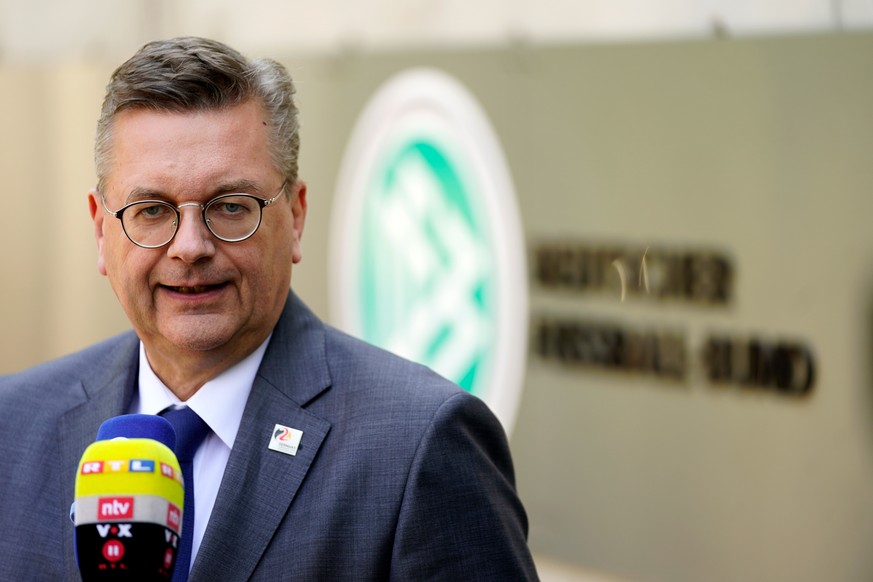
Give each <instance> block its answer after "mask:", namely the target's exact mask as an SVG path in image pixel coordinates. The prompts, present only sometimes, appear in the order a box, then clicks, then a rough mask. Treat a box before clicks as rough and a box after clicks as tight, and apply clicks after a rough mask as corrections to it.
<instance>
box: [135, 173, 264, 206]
mask: <svg viewBox="0 0 873 582" xmlns="http://www.w3.org/2000/svg"><path fill="white" fill-rule="evenodd" d="M233 192H254V193H256V194H261V195H263V194H264V190H263V188H261V187H260V186H259V185H258V184H257V183H256V182H254V181H252V180H248V179H245V178H243V179H240V180H235V181H232V182H225V183H223V184H219V185H218V186H217V187H216V188H214V189H213V191H212V196H221V195H222V194H230V193H233ZM169 198H170V196H169V195H168V194H166V193H165V192H164V191H162V190H156V189H154V188H145V187H139V186H138V187H135V188H133V189H132V190H131V191H130V192H129V193H128V194H127V198H125V202H124V203H125V204H130V203H131V202H137V201H140V200H168V199H169Z"/></svg>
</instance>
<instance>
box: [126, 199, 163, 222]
mask: <svg viewBox="0 0 873 582" xmlns="http://www.w3.org/2000/svg"><path fill="white" fill-rule="evenodd" d="M170 214H172V211H171V210H170V209H169V208H168V207H167V205H166V204H157V203H155V202H143V203H142V204H135V205H133V206H132V207H131V208H130V219H132V220H140V221H155V220H160V219H162V218H165V217H167V216H168V215H170Z"/></svg>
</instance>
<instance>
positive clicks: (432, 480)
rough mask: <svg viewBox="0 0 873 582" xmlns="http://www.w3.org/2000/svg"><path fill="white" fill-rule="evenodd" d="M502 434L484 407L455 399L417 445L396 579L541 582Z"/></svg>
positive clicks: (396, 551)
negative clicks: (526, 581) (534, 581)
mask: <svg viewBox="0 0 873 582" xmlns="http://www.w3.org/2000/svg"><path fill="white" fill-rule="evenodd" d="M526 539H527V518H526V516H525V512H524V508H523V507H522V505H521V502H520V501H519V499H518V496H517V495H516V491H515V484H514V473H513V467H512V460H511V457H510V454H509V448H508V445H507V442H506V437H505V435H504V433H503V429H502V427H501V426H500V424H499V422H498V421H497V419H496V418H495V417H494V415H493V414H492V413H491V412H490V410H488V408H487V407H486V406H485V404H484V403H482V402H481V401H480V400H478V399H477V398H474V397H472V396H470V395H469V394H467V393H464V392H461V393H457V394H454V395H453V396H451V397H449V398H448V399H447V400H446V401H445V402H444V403H443V404H442V405H441V406H440V407H439V408H438V409H437V411H436V413H435V415H434V417H433V419H432V422H431V423H430V425H429V427H428V429H427V430H426V431H425V432H424V434H423V435H422V438H421V441H420V442H419V444H418V447H417V450H416V453H415V458H414V461H413V463H412V465H411V469H410V473H409V476H408V481H407V484H406V488H405V491H404V496H403V501H402V505H401V509H400V515H399V520H398V525H397V530H396V538H395V542H394V546H393V556H392V563H391V579H392V580H398V581H400V580H432V579H439V580H501V581H512V580H536V579H537V575H536V571H535V568H534V565H533V561H532V559H531V557H530V553H529V550H528V548H527V542H526Z"/></svg>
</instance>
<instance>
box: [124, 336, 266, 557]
mask: <svg viewBox="0 0 873 582" xmlns="http://www.w3.org/2000/svg"><path fill="white" fill-rule="evenodd" d="M269 343H270V338H269V337H268V338H267V340H266V341H265V342H264V343H262V344H261V345H260V347H258V349H256V350H255V351H254V352H252V353H251V355H249V356H248V357H247V358H246V359H244V360H242V361H241V362H239V363H238V364H236V365H235V366H233V367H232V368H229V369H228V370H225V371H224V372H222V373H221V374H220V375H218V376H217V377H215V378H213V379H212V380H210V381H209V382H207V383H206V384H204V385H203V386H201V388H200V389H199V390H198V391H197V392H195V393H194V395H193V396H191V398H189V399H188V400H187V401H185V402H184V403H183V402H182V401H180V400H179V399H178V398H177V397H176V395H175V394H173V393H172V392H171V391H170V389H169V388H167V387H166V386H165V385H164V383H163V382H161V379H160V378H158V377H157V376H156V375H155V373H154V371H153V370H152V367H151V365H150V364H149V361H148V357H147V356H146V351H145V346H144V345H143V344H142V342H140V344H139V390H138V392H137V394H136V396H135V397H134V400H133V403H132V405H131V407H130V412H131V413H139V414H159V413H160V412H162V411H163V410H164V409H166V408H170V407H176V408H179V407H184V406H187V407H189V408H191V409H192V410H193V411H194V412H196V413H197V415H198V416H199V417H200V418H202V419H203V421H204V422H205V423H206V424H207V425H209V428H210V429H211V430H212V432H211V433H209V434H208V435H207V436H206V439H205V440H204V441H203V444H201V445H200V448H199V449H197V453H195V455H194V463H193V465H192V473H193V475H194V538H193V540H192V545H191V565H193V564H194V558H195V557H197V551H198V550H199V549H200V542H201V541H203V534H204V532H205V531H206V524H207V523H209V516H210V515H211V514H212V507H213V506H214V505H215V498H216V497H217V496H218V487H219V485H221V478H222V476H223V475H224V469H225V467H226V466H227V460H228V458H229V457H230V449H231V447H233V442H234V440H235V439H236V433H237V432H238V431H239V425H240V422H241V421H242V415H243V409H244V408H245V405H246V401H248V398H249V394H250V393H251V391H252V384H253V383H254V381H255V375H256V374H257V372H258V368H259V367H260V365H261V360H262V359H263V358H264V352H265V351H266V350H267V344H269Z"/></svg>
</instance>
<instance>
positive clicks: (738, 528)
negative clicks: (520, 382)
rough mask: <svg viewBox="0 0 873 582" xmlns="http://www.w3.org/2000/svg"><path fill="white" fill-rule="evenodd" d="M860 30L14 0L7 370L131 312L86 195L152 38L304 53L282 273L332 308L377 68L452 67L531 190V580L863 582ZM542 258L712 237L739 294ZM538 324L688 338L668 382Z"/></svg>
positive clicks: (771, 8) (871, 127)
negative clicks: (342, 184)
mask: <svg viewBox="0 0 873 582" xmlns="http://www.w3.org/2000/svg"><path fill="white" fill-rule="evenodd" d="M871 26H873V3H871V2H869V1H863V0H844V1H832V2H827V1H820V0H793V1H788V0H781V1H780V0H767V1H763V2H762V1H759V2H752V1H739V2H738V1H735V0H734V1H730V0H709V1H702V0H658V1H650V2H641V1H634V0H620V1H615V0H613V1H606V0H589V1H572V0H548V1H545V0H538V1H537V2H534V1H533V0H477V1H472V2H471V1H466V2H462V1H457V0H445V1H435V0H431V1H429V2H423V1H409V0H407V1H402V0H372V1H351V0H331V1H322V2H318V3H315V2H308V3H307V2H297V1H285V2H282V1H277V0H251V1H249V2H246V3H241V2H228V1H210V2H207V1H204V0H176V1H172V2H171V1H169V0H141V1H133V0H131V1H119V0H79V1H75V2H58V1H56V0H33V1H30V2H20V1H13V0H0V88H2V91H0V132H2V133H0V175H2V176H3V184H4V185H5V195H4V199H5V200H6V203H7V210H8V212H7V221H6V223H5V226H4V227H3V228H0V244H2V248H3V249H5V252H4V255H3V266H4V269H3V270H4V276H3V285H2V291H0V339H2V346H3V349H2V350H0V372H2V373H9V372H14V371H16V370H20V369H23V368H25V367H28V366H30V365H33V364H36V363H38V362H40V361H43V360H46V359H49V358H52V357H56V356H58V355H61V354H64V353H68V352H70V351H73V350H75V349H78V348H80V347H83V346H85V345H87V344H89V343H92V342H94V341H97V340H99V339H102V338H105V337H107V336H108V335H110V334H113V333H116V332H118V331H121V330H124V329H127V327H128V326H127V322H126V320H125V318H124V315H123V313H121V310H120V308H119V307H118V306H117V303H116V301H115V298H114V296H113V295H112V292H111V290H110V289H109V286H108V284H107V282H106V281H105V280H103V279H102V278H101V277H99V276H98V274H97V272H96V254H95V245H94V242H93V235H92V232H91V223H90V220H89V218H88V211H87V203H86V198H85V196H86V194H87V192H88V189H89V188H90V187H92V185H93V183H94V173H93V164H92V157H91V156H92V139H93V131H94V130H93V128H94V123H95V121H96V118H97V114H98V111H99V106H100V101H101V99H102V92H103V87H104V85H105V83H106V81H107V79H108V76H109V74H110V73H111V71H112V70H113V69H114V67H115V66H117V65H118V64H119V63H120V62H121V61H123V60H124V59H126V58H127V57H128V56H130V54H132V53H133V52H134V51H135V50H136V49H137V48H138V47H139V46H140V45H141V44H142V43H144V42H146V41H147V40H150V39H154V38H164V37H170V36H176V35H182V34H197V35H203V36H210V37H214V38H217V39H219V40H222V41H225V42H228V43H229V44H231V45H232V46H235V47H236V48H238V49H240V50H241V51H243V52H245V53H247V54H248V55H250V56H271V57H274V58H277V59H278V60H280V61H281V62H283V63H284V64H286V66H288V68H289V69H290V70H291V72H292V74H293V75H294V76H295V78H296V80H297V83H298V92H299V100H300V106H301V110H302V115H303V122H304V129H303V154H302V159H301V174H302V176H303V177H304V178H305V179H307V181H308V183H309V192H310V214H309V218H308V220H307V228H306V233H305V237H304V253H305V255H304V256H305V259H304V261H303V263H302V264H301V265H300V266H299V268H297V269H295V272H294V287H295V289H296V290H297V291H298V292H299V293H300V294H301V295H302V296H303V298H304V299H305V300H306V301H307V302H308V303H309V304H310V305H311V306H312V307H313V308H314V309H315V310H316V312H318V313H319V314H320V315H322V316H323V317H324V318H325V319H328V320H330V319H331V314H330V310H329V306H328V304H327V297H326V296H327V293H326V290H327V288H328V286H329V284H330V282H329V281H328V277H327V269H326V262H327V260H328V259H327V257H328V250H327V246H328V245H327V231H328V228H329V227H328V220H329V217H330V213H331V209H332V200H333V195H334V188H335V186H336V180H337V172H338V169H339V165H340V161H341V157H342V153H343V150H344V148H345V144H346V141H347V139H348V137H349V135H350V133H351V129H352V127H353V125H354V122H355V119H356V118H357V116H358V115H359V114H360V112H361V110H362V108H363V107H364V104H365V103H366V101H367V99H368V98H369V97H370V96H371V95H372V93H373V92H374V91H375V90H376V89H377V88H378V87H379V85H380V84H381V83H383V82H384V81H385V80H386V79H388V78H389V77H390V76H391V75H392V74H394V73H396V72H398V71H402V70H404V69H406V68H409V67H414V66H421V65H425V66H431V67H438V68H440V69H442V70H444V71H447V72H449V73H450V74H452V75H453V76H455V77H456V78H458V79H459V80H461V81H462V82H463V83H464V84H465V85H466V86H467V87H468V88H469V89H470V90H471V92H472V93H473V94H474V95H475V96H476V98H477V99H478V100H479V102H480V104H481V105H482V106H483V107H484V109H485V111H486V112H487V114H488V116H489V117H490V119H491V122H492V123H493V125H494V127H495V130H496V131H497V134H498V136H499V138H500V140H501V142H502V145H503V148H504V150H505V154H506V157H507V159H508V162H509V165H510V170H511V172H512V174H513V179H514V181H515V188H516V191H517V193H518V198H519V206H520V209H521V215H522V223H523V224H522V228H523V232H524V235H525V246H526V249H527V251H528V261H529V263H530V271H531V273H530V293H531V304H530V311H531V313H530V321H531V328H532V330H534V331H533V332H532V333H533V334H534V335H532V338H533V341H531V348H530V355H529V358H528V363H527V367H526V373H525V378H524V393H523V396H522V401H521V406H520V409H519V412H518V418H517V421H516V426H515V430H514V432H513V433H512V435H511V444H512V448H513V454H514V457H515V461H516V471H517V474H518V482H519V489H520V492H521V495H522V498H523V500H524V501H525V504H526V506H527V508H528V512H529V517H530V522H531V546H532V548H533V550H534V551H535V553H536V555H537V560H538V564H539V566H540V570H541V574H542V576H543V579H544V580H625V581H634V582H655V581H665V582H666V581H675V582H686V581H687V582H691V581H699V580H707V581H710V580H711V581H728V580H731V581H734V580H737V581H739V580H742V581H748V580H762V581H771V580H776V581H779V580H791V581H806V580H809V581H813V580H815V581H818V580H841V581H843V580H845V581H855V580H857V581H864V580H870V579H871V577H873V557H871V554H870V552H869V551H868V547H867V546H868V545H869V540H870V539H871V538H873V398H871V389H873V366H871V365H870V353H871V347H873V325H871V324H873V299H871V298H873V231H871V229H870V227H869V226H868V222H869V220H868V217H870V216H873V196H871V195H870V192H871V191H873V114H871V107H873V106H871V104H873V33H871V32H870V28H871ZM555 249H557V250H558V251H562V252H565V253H570V256H572V253H576V255H575V256H576V257H577V258H578V257H579V256H592V254H596V253H598V252H600V253H606V255H608V256H610V257H611V256H613V255H611V254H609V253H615V252H618V254H619V256H622V257H624V258H625V259H627V260H628V261H629V262H630V263H631V264H634V265H635V266H639V264H638V263H634V260H637V259H639V255H640V254H641V253H643V252H646V249H649V252H652V253H653V256H654V254H656V253H661V256H666V255H670V256H684V257H689V256H690V257H691V258H692V259H695V258H696V259H700V258H701V257H705V256H711V255H712V254H713V253H715V254H716V255H717V256H718V257H723V258H724V259H725V261H726V262H727V264H729V266H730V272H731V277H730V278H729V279H728V281H727V282H725V283H724V287H725V289H726V290H727V292H728V297H727V299H726V300H725V301H723V302H718V303H716V304H712V303H707V302H700V301H696V300H689V299H688V298H687V296H685V297H684V298H683V297H678V298H677V297H676V296H674V297H667V298H663V297H662V298H658V297H655V296H652V295H651V294H646V293H642V292H637V293H633V294H631V295H630V296H629V297H625V298H624V300H622V297H621V296H620V293H619V291H618V287H616V285H615V283H614V281H611V280H610V281H607V282H605V283H603V284H602V285H599V286H594V285H588V286H585V285H579V284H578V279H577V280H576V282H577V284H576V285H575V286H574V285H566V284H565V285H562V284H560V283H561V281H564V282H565V283H566V282H567V281H568V280H572V273H568V272H566V271H561V269H560V268H558V275H559V276H557V278H552V279H550V278H549V277H548V276H547V275H544V274H543V273H544V272H546V271H547V269H546V266H547V264H546V263H545V261H546V259H547V257H548V256H554V255H555V253H554V252H553V253H552V255H549V254H548V251H550V250H551V251H554V250H555ZM606 251H608V253H607V252H606ZM586 253H587V254H586ZM564 256H568V255H566V254H565V255H564ZM560 264H564V265H565V266H566V262H565V263H560V262H559V265H560ZM561 273H563V276H560V275H561ZM553 274H554V273H553ZM609 274H610V275H611V276H614V273H613V272H612V271H611V270H609ZM576 275H578V273H576ZM698 282H699V281H698ZM710 283H711V282H710ZM552 321H558V322H559V323H560V324H561V325H563V326H564V330H565V332H566V329H567V328H572V329H575V330H577V332H578V330H580V329H582V330H583V331H585V332H586V333H589V332H592V330H595V331H596V330H603V329H604V328H608V329H610V330H617V331H618V332H619V333H620V334H622V335H621V337H623V338H625V340H627V338H629V337H631V336H634V337H640V336H642V337H653V336H658V337H663V336H669V337H678V338H680V340H681V343H682V345H683V346H685V348H684V356H683V364H682V368H683V370H684V373H683V376H682V377H681V378H680V379H678V380H677V379H675V378H673V379H671V378H667V379H665V378H664V377H663V376H662V375H659V374H658V373H656V372H657V370H655V368H656V367H657V366H654V365H650V366H648V367H645V366H643V367H638V368H636V369H634V368H633V367H632V366H627V365H625V366H624V367H622V366H616V365H605V362H604V361H602V360H598V359H597V358H593V359H588V360H585V361H583V360H584V358H581V357H580V354H579V346H578V345H570V346H569V347H567V346H565V348H564V349H563V351H562V348H556V349H553V350H551V351H550V350H549V349H547V348H543V345H542V344H539V343H537V341H536V339H537V337H539V336H537V335H535V334H536V330H542V329H543V326H544V325H545V324H544V323H543V322H546V323H548V322H552ZM565 335H566V333H565ZM716 340H717V341H716ZM628 341H629V340H628ZM719 342H721V343H719ZM571 343H572V342H571ZM728 343H729V344H730V346H731V349H732V351H730V352H729V353H730V354H732V355H731V357H729V358H727V359H725V358H724V357H723V356H725V354H726V353H728V352H726V351H725V349H724V346H725V345H727V344H728ZM658 345H659V346H661V347H663V344H658ZM761 345H764V346H765V347H766V346H770V347H774V346H779V345H781V346H795V347H797V346H799V347H800V348H802V349H803V350H806V351H805V352H804V353H808V354H809V359H810V361H811V363H812V368H813V369H814V377H813V378H812V381H811V382H810V390H809V392H808V393H806V394H803V395H798V394H789V393H786V391H785V390H782V389H780V388H779V387H778V386H775V384H774V382H775V380H774V381H769V380H768V381H769V383H768V382H764V381H763V380H766V379H768V378H769V379H770V380H772V378H771V376H773V374H774V372H773V369H774V368H773V361H771V360H768V361H767V362H769V363H767V362H765V363H764V364H761V365H762V366H764V367H765V368H767V366H770V367H769V368H767V370H768V372H767V373H769V374H770V376H768V377H767V378H763V377H762V375H761V374H759V375H758V376H755V374H754V373H752V372H750V370H752V368H754V364H752V363H750V362H751V361H752V360H754V359H755V358H756V357H757V356H756V355H755V354H759V353H761V350H759V352H755V346H758V347H760V346H761ZM719 346H721V347H719ZM719 350H720V351H719ZM763 351H764V352H766V350H763ZM767 353H769V354H770V355H771V356H772V354H773V353H774V352H773V350H771V351H769V352H767ZM556 354H557V355H556ZM714 354H715V355H714ZM716 356H718V357H716ZM719 358H721V359H719ZM716 360H717V361H718V362H721V363H722V364H723V365H721V368H719V364H717V362H716ZM714 362H715V363H714ZM725 362H728V364H725ZM650 363H651V362H650ZM793 366H794V368H803V367H804V362H803V361H801V362H799V363H798V362H794V363H793ZM728 368H730V370H729V371H731V374H727V372H725V374H723V375H722V377H721V378H720V379H719V378H714V375H715V372H717V371H718V370H720V369H721V370H722V371H724V370H727V369H728ZM738 369H742V371H741V372H739V371H737V370H738ZM804 371H807V370H806V369H805V368H804V369H803V370H799V371H798V370H794V372H795V373H796V374H802V373H803V372H804ZM725 375H727V376H730V377H725ZM764 376H766V374H764ZM756 378H757V380H760V381H759V382H756V381H755V379H756Z"/></svg>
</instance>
